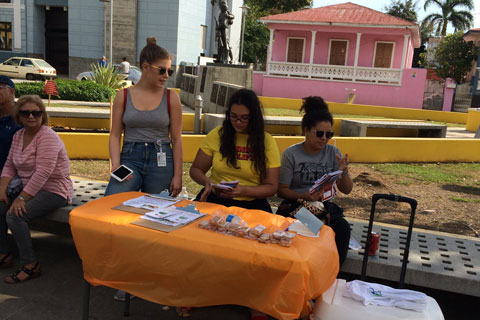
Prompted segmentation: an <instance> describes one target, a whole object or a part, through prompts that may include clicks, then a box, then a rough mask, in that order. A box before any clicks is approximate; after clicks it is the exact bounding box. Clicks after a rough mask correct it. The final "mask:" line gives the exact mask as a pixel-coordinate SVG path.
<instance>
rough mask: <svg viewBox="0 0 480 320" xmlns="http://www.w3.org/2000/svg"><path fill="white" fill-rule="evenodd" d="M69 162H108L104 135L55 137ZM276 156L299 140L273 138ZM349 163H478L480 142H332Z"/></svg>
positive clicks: (191, 144) (193, 138) (188, 153)
mask: <svg viewBox="0 0 480 320" xmlns="http://www.w3.org/2000/svg"><path fill="white" fill-rule="evenodd" d="M58 135H59V136H60V138H61V139H62V140H63V142H64V143H65V146H66V148H67V153H68V156H69V157H70V159H108V156H109V155H108V134H92V133H65V132H60V133H59V134H58ZM204 137H205V135H188V134H185V135H183V136H182V138H183V139H182V141H183V159H184V161H185V162H192V161H193V160H194V158H195V155H196V153H197V150H198V148H199V147H200V145H201V143H202V140H203V138H204ZM274 138H275V141H276V142H277V145H278V148H279V150H280V152H283V151H284V150H285V149H286V148H288V147H289V146H291V145H293V144H295V143H298V142H302V141H303V137H299V136H297V137H295V136H276V137H274ZM332 143H336V146H337V147H338V148H339V149H340V150H341V151H342V153H348V154H349V157H350V160H351V161H352V162H372V163H378V162H454V161H458V162H463V161H467V162H468V161H474V162H480V152H478V150H480V139H434V138H430V139H422V138H373V137H372V138H371V137H367V138H351V137H337V138H335V139H333V140H332Z"/></svg>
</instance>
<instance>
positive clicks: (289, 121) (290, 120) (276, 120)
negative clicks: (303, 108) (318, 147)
mask: <svg viewBox="0 0 480 320" xmlns="http://www.w3.org/2000/svg"><path fill="white" fill-rule="evenodd" d="M224 119H225V115H224V114H219V113H204V114H203V132H204V133H208V132H210V131H211V130H212V129H214V128H215V127H218V126H221V125H222V123H223V120H224ZM264 119H265V125H266V126H276V125H279V126H293V127H295V129H297V130H298V131H299V132H301V130H300V126H301V124H302V118H301V117H281V116H265V117H264Z"/></svg>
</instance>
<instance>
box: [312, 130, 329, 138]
mask: <svg viewBox="0 0 480 320" xmlns="http://www.w3.org/2000/svg"><path fill="white" fill-rule="evenodd" d="M313 131H315V135H316V136H317V138H322V137H323V135H325V137H327V139H332V138H333V135H334V132H333V131H323V130H313Z"/></svg>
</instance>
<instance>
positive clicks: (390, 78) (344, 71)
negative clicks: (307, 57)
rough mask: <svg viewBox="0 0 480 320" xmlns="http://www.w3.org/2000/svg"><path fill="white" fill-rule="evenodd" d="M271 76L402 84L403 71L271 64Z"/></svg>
mask: <svg viewBox="0 0 480 320" xmlns="http://www.w3.org/2000/svg"><path fill="white" fill-rule="evenodd" d="M267 72H268V74H269V75H279V76H287V77H292V76H293V77H304V78H312V79H322V80H334V81H349V82H352V81H353V82H372V83H378V84H394V85H400V84H402V69H385V68H368V67H352V66H336V65H325V64H306V63H291V62H270V63H269V64H268V70H267Z"/></svg>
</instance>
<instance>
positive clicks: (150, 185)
mask: <svg viewBox="0 0 480 320" xmlns="http://www.w3.org/2000/svg"><path fill="white" fill-rule="evenodd" d="M161 148H162V152H165V153H166V156H167V166H166V167H159V166H158V165H157V152H158V151H159V150H160V148H159V146H158V145H157V144H156V143H154V142H128V141H125V142H124V143H123V147H122V152H121V153H120V164H123V165H125V166H127V167H128V168H130V169H132V171H133V175H132V178H131V179H130V180H128V181H124V182H119V181H117V180H115V179H114V178H112V177H110V181H109V182H108V186H107V190H106V191H105V195H106V196H108V195H111V194H115V193H120V192H127V191H142V192H146V193H160V192H162V191H163V190H165V189H169V188H170V181H171V180H172V178H173V151H172V148H171V146H170V143H169V142H165V143H162V145H161Z"/></svg>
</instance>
